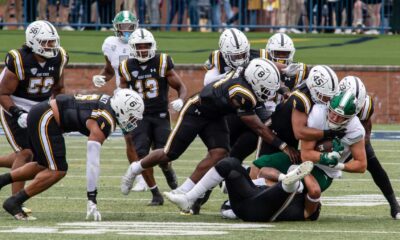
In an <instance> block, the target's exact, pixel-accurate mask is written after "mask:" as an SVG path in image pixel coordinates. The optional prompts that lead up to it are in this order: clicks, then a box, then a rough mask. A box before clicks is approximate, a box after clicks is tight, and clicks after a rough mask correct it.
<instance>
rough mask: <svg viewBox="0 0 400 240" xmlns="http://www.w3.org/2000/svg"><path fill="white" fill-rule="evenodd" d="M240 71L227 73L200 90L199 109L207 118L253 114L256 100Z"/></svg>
mask: <svg viewBox="0 0 400 240" xmlns="http://www.w3.org/2000/svg"><path fill="white" fill-rule="evenodd" d="M240 71H242V69H237V70H236V71H235V72H231V73H229V74H228V75H227V76H226V77H225V78H223V79H221V80H219V81H217V82H214V83H210V84H208V85H206V86H205V87H204V88H203V90H201V92H200V94H199V96H200V107H199V108H200V109H201V112H202V113H204V114H205V115H206V116H209V117H211V118H212V117H220V116H224V115H226V114H228V113H237V114H238V115H239V116H241V115H252V114H254V113H255V107H256V106H257V104H258V102H257V98H256V96H255V94H254V92H253V90H252V88H251V86H250V84H248V83H247V81H246V80H244V78H243V76H240V75H241V73H240Z"/></svg>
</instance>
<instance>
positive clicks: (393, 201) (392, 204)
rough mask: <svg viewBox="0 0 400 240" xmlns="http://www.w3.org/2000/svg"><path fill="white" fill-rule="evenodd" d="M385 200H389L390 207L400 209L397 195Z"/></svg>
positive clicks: (387, 196) (389, 196) (387, 197)
mask: <svg viewBox="0 0 400 240" xmlns="http://www.w3.org/2000/svg"><path fill="white" fill-rule="evenodd" d="M385 198H386V199H387V200H388V202H389V204H390V207H391V208H393V207H395V208H400V206H399V203H398V202H397V199H396V195H394V193H392V194H390V195H385Z"/></svg>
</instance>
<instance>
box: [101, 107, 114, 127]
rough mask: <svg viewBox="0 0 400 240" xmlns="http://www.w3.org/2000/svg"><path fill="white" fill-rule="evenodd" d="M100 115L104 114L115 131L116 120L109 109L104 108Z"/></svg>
mask: <svg viewBox="0 0 400 240" xmlns="http://www.w3.org/2000/svg"><path fill="white" fill-rule="evenodd" d="M100 115H101V116H103V117H104V118H105V119H106V120H107V122H108V123H109V124H110V126H111V132H114V130H115V121H114V119H113V117H111V114H110V113H109V112H108V111H107V110H102V111H101V113H100Z"/></svg>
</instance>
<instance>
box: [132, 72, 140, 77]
mask: <svg viewBox="0 0 400 240" xmlns="http://www.w3.org/2000/svg"><path fill="white" fill-rule="evenodd" d="M131 74H132V76H133V77H134V78H136V77H137V76H138V75H139V72H138V71H133V72H131Z"/></svg>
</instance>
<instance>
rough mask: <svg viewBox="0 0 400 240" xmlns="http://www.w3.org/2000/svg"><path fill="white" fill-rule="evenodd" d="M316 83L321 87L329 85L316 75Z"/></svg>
mask: <svg viewBox="0 0 400 240" xmlns="http://www.w3.org/2000/svg"><path fill="white" fill-rule="evenodd" d="M314 82H315V85H317V86H319V87H320V86H322V85H325V84H326V83H327V80H326V79H323V78H322V77H321V76H318V75H314Z"/></svg>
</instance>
